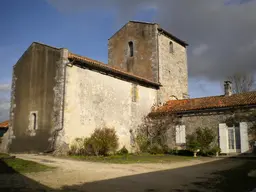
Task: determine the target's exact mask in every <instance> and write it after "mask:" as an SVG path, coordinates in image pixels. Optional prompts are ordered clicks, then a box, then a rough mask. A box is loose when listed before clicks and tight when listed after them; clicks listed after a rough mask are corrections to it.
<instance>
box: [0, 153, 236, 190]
mask: <svg viewBox="0 0 256 192" xmlns="http://www.w3.org/2000/svg"><path fill="white" fill-rule="evenodd" d="M15 155H16V157H17V158H22V159H25V160H32V161H35V162H38V163H41V164H45V165H49V166H55V167H57V169H54V170H52V171H47V172H40V173H28V174H25V175H24V177H25V179H24V178H23V179H22V182H21V183H23V184H24V183H25V185H26V186H29V187H28V188H29V189H31V188H33V191H36V190H38V191H53V190H56V191H86V192H88V191H95V192H97V191H101V192H102V191H103V190H104V191H105V192H106V191H111V192H114V191H120V192H121V191H122V192H126V191H127V192H128V191H129V192H130V191H135V192H136V191H141V192H142V191H152V192H153V191H159V192H160V191H161V192H162V191H168V192H169V191H175V190H174V189H177V191H178V189H180V188H184V187H185V188H187V187H188V186H189V184H190V183H192V182H196V181H200V180H202V179H206V178H210V177H212V176H211V175H210V173H212V172H213V171H217V170H223V169H230V168H232V167H234V166H238V165H239V164H241V161H239V160H231V159H229V160H228V161H227V160H223V159H218V160H217V159H211V160H207V161H202V160H193V161H188V162H177V163H170V164H125V165H123V164H105V163H94V162H86V161H77V160H70V159H62V158H55V157H52V156H42V155H31V154H15ZM12 177H15V176H12ZM15 179H16V178H12V179H9V180H11V181H12V180H15ZM0 182H2V183H3V176H2V177H0ZM5 182H6V181H5ZM19 182H20V181H19ZM7 183H8V184H9V185H11V184H14V183H15V182H14V181H12V182H7ZM0 185H1V183H0ZM20 185H22V184H20ZM34 186H36V187H34ZM2 187H3V186H2ZM189 188H190V189H191V186H190V187H189ZM29 189H27V191H29ZM23 191H26V189H24V190H23ZM183 191H185V190H183Z"/></svg>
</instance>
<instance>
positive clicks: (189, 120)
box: [154, 111, 255, 148]
mask: <svg viewBox="0 0 256 192" xmlns="http://www.w3.org/2000/svg"><path fill="white" fill-rule="evenodd" d="M242 113H248V111H244V112H242ZM232 116H233V115H232V113H231V112H230V111H226V112H221V113H220V112H212V113H195V114H188V115H183V116H181V118H180V117H177V118H178V119H179V122H180V124H181V125H185V129H186V136H187V135H190V134H192V133H194V132H195V131H196V129H197V128H206V127H207V128H210V129H212V130H213V131H214V133H215V134H216V141H215V142H216V143H218V139H219V124H221V123H226V120H227V119H228V118H230V117H232ZM165 118H166V117H165V116H159V117H155V118H154V121H160V120H163V121H164V119H165ZM166 126H167V145H168V146H169V147H170V148H174V147H180V146H179V145H176V142H175V136H176V129H175V125H174V124H168V125H166ZM248 126H249V129H250V127H251V126H252V124H251V123H250V122H249V123H248ZM251 139H255V138H253V137H252V136H251V135H249V141H250V140H251Z"/></svg>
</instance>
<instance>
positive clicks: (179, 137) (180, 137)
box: [176, 125, 186, 144]
mask: <svg viewBox="0 0 256 192" xmlns="http://www.w3.org/2000/svg"><path fill="white" fill-rule="evenodd" d="M176 143H177V144H181V143H186V129H185V125H177V126H176Z"/></svg>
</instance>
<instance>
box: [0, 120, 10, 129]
mask: <svg viewBox="0 0 256 192" xmlns="http://www.w3.org/2000/svg"><path fill="white" fill-rule="evenodd" d="M8 126H9V121H4V122H2V123H0V128H8Z"/></svg>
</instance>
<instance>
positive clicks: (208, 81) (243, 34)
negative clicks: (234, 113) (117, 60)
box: [0, 0, 256, 121]
mask: <svg viewBox="0 0 256 192" xmlns="http://www.w3.org/2000/svg"><path fill="white" fill-rule="evenodd" d="M0 9H1V11H0V23H1V28H0V34H1V35H0V57H1V62H0V63H1V64H0V65H1V68H0V121H3V120H5V119H8V116H9V102H10V84H11V78H12V66H13V65H14V64H15V63H16V62H17V60H18V59H19V58H20V57H21V55H22V54H23V52H24V51H25V50H26V49H27V48H28V47H29V45H30V44H31V43H32V42H34V41H37V42H42V43H45V44H49V45H51V46H55V47H65V48H68V49H69V50H70V51H71V52H74V53H77V54H80V55H84V56H87V57H90V58H93V59H96V60H100V61H102V62H104V63H107V60H108V59H107V54H108V52H107V51H108V49H107V43H108V38H110V37H111V36H112V35H113V34H114V33H115V32H116V31H117V30H118V29H120V28H121V27H122V26H123V25H124V24H125V23H127V22H128V21H129V20H140V21H146V22H156V23H159V24H160V26H161V27H162V28H164V29H166V30H167V31H169V32H170V33H172V34H173V35H175V36H177V37H179V38H180V39H182V40H184V41H186V42H188V44H189V47H188V50H187V53H188V72H189V94H190V97H191V98H194V97H204V96H211V95H221V94H223V88H222V87H223V86H222V84H223V83H222V82H223V81H224V80H225V79H226V77H227V76H229V75H232V74H234V73H236V72H241V71H243V72H250V73H255V71H256V63H255V61H256V35H255V34H256V22H255V18H256V11H255V10H256V1H254V0H214V1H213V0H193V1H191V0H157V1H156V0H129V1H127V0H105V1H103V0H94V1H89V0H37V1H35V0H23V1H17V0H1V4H0Z"/></svg>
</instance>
